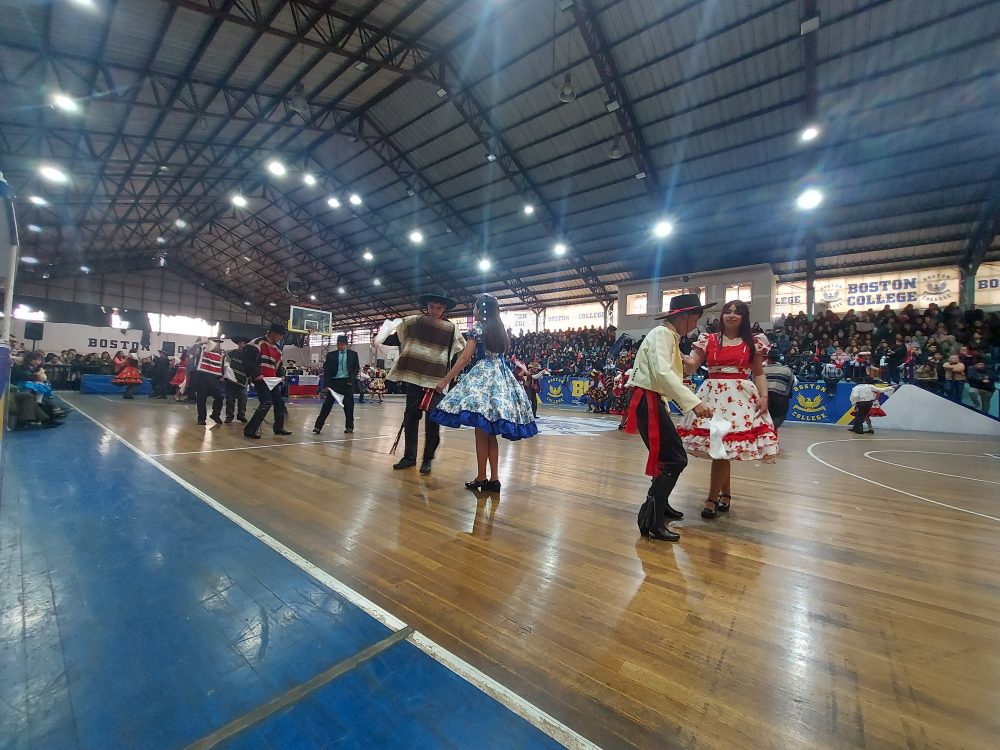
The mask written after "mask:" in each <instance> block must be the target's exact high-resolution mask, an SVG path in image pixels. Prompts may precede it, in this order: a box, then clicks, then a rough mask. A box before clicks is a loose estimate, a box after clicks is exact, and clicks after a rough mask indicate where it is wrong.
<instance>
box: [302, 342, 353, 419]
mask: <svg viewBox="0 0 1000 750" xmlns="http://www.w3.org/2000/svg"><path fill="white" fill-rule="evenodd" d="M359 370H361V365H360V364H359V362H358V353H357V352H356V351H354V350H353V349H349V348H348V347H347V336H337V349H336V350H335V351H332V352H330V353H329V354H327V355H326V360H325V361H324V362H323V387H324V388H325V389H327V388H328V389H332V390H333V391H335V392H336V393H338V394H339V395H340V396H342V397H343V399H344V432H345V433H351V432H354V381H355V379H356V378H357V377H358V371H359ZM324 393H326V398H325V399H324V400H323V408H322V409H320V411H319V417H318V418H317V419H316V425H315V426H314V427H313V434H314V435H319V433H320V431H321V430H322V429H323V423H324V422H326V418H327V417H328V416H330V410H331V409H332V408H333V402H334V398H333V394H331V393H330V391H329V390H324Z"/></svg>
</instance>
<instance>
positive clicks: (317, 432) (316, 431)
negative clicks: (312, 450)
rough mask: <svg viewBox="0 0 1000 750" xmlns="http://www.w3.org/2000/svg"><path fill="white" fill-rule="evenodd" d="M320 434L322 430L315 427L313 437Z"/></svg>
mask: <svg viewBox="0 0 1000 750" xmlns="http://www.w3.org/2000/svg"><path fill="white" fill-rule="evenodd" d="M320 432H321V428H319V427H313V435H319V433H320Z"/></svg>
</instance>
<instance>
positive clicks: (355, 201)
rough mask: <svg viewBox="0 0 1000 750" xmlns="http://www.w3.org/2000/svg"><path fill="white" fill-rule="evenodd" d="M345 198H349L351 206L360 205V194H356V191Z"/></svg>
mask: <svg viewBox="0 0 1000 750" xmlns="http://www.w3.org/2000/svg"><path fill="white" fill-rule="evenodd" d="M347 200H349V201H350V202H351V205H352V206H360V205H361V196H360V195H358V194H357V193H351V197H350V198H348V199H347Z"/></svg>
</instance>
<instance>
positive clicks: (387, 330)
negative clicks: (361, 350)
mask: <svg viewBox="0 0 1000 750" xmlns="http://www.w3.org/2000/svg"><path fill="white" fill-rule="evenodd" d="M402 322H403V319H402V318H396V319H394V320H383V321H382V327H381V328H379V329H378V333H376V334H375V338H373V339H372V346H381V344H382V342H383V341H385V340H386V339H387V338H389V337H390V336H391V335H392V334H393V333H394V332H395V330H396V329H397V328H399V324H400V323H402Z"/></svg>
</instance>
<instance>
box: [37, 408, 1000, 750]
mask: <svg viewBox="0 0 1000 750" xmlns="http://www.w3.org/2000/svg"><path fill="white" fill-rule="evenodd" d="M70 402H71V403H72V404H74V405H77V406H79V407H80V408H81V409H82V410H83V411H85V412H86V413H88V414H90V415H91V416H93V417H94V418H95V419H97V420H99V421H100V422H101V423H103V424H105V425H107V427H108V428H109V429H111V430H113V431H114V432H116V433H118V434H120V435H121V436H122V437H123V438H124V439H126V440H127V441H129V442H130V443H131V444H133V445H135V446H136V447H137V448H139V449H140V450H141V451H143V452H145V453H146V454H147V455H151V456H154V457H155V458H154V459H153V460H155V461H157V462H159V463H161V464H162V465H164V466H165V467H167V468H168V469H170V471H172V472H175V473H176V474H177V475H178V476H180V477H181V478H183V479H184V480H186V481H188V482H190V483H191V484H192V485H194V486H195V487H197V488H198V489H200V490H202V491H203V492H205V493H207V494H208V495H210V496H211V497H213V498H214V499H216V500H217V501H218V502H220V503H222V504H223V505H225V506H226V507H228V508H230V509H231V510H233V511H235V512H236V513H237V514H238V515H240V516H242V517H244V518H246V519H247V520H249V521H250V522H251V523H253V524H255V525H256V526H258V527H260V528H261V529H263V530H264V531H266V532H267V533H268V534H270V535H272V536H273V537H275V538H277V539H278V540H280V541H281V542H283V543H284V544H286V545H288V546H289V547H291V548H292V549H293V550H295V551H296V552H298V553H299V554H301V555H302V556H304V557H305V558H306V559H308V560H310V561H311V562H313V563H314V564H316V565H317V566H319V567H320V568H322V569H323V570H325V571H327V572H329V573H330V574H332V575H333V576H335V577H336V578H337V579H339V580H341V581H343V582H344V583H346V584H347V585H349V586H351V587H352V588H354V589H356V590H357V591H359V592H361V593H362V594H364V595H365V596H367V597H369V598H370V599H372V600H373V601H374V602H376V603H377V604H379V605H381V606H382V607H384V608H385V609H386V610H388V611H389V612H391V613H393V614H394V615H396V616H398V617H399V618H401V619H402V620H404V621H405V622H407V623H409V624H410V625H412V626H413V627H415V628H416V629H417V630H419V631H421V632H422V633H425V634H426V635H427V636H429V637H430V638H432V639H433V640H435V641H437V642H438V643H440V644H441V645H443V646H444V647H446V648H448V649H450V650H451V651H453V652H454V653H456V654H457V655H459V656H460V657H462V658H464V659H466V660H467V661H469V662H470V663H472V664H474V665H475V666H477V667H479V668H480V669H482V670H483V671H484V672H486V673H487V674H488V675H490V676H491V677H493V678H495V679H496V680H498V681H499V682H501V683H502V684H504V685H505V686H507V687H508V688H510V689H511V690H513V691H515V692H517V693H519V694H520V695H522V696H523V697H525V698H526V699H528V700H529V701H531V702H533V703H535V704H537V705H538V706H539V707H541V708H542V709H544V710H545V711H547V712H549V713H550V714H552V715H553V716H554V717H556V718H557V719H559V720H561V721H562V722H564V723H565V724H567V725H569V726H570V727H572V728H573V729H575V730H577V731H579V732H580V733H581V734H583V735H584V736H585V737H587V738H589V739H591V740H593V741H594V742H596V743H598V744H600V745H602V746H604V747H608V748H612V747H637V748H674V747H676V748H691V747H697V748H719V749H722V748H726V749H728V748H744V747H745V748H758V747H780V748H831V747H837V748H847V747H865V748H899V747H914V748H923V747H935V748H959V747H965V748H980V747H982V748H985V747H991V746H993V745H994V744H995V738H996V737H997V736H1000V724H998V721H997V719H996V718H995V711H994V710H993V709H994V706H993V705H992V703H993V701H992V700H991V696H994V695H997V694H998V693H1000V648H998V646H1000V628H998V624H1000V573H998V572H997V566H996V564H995V563H996V560H997V557H996V544H997V540H998V534H1000V501H998V500H997V499H996V497H997V494H998V493H997V492H996V489H997V485H998V484H1000V460H997V459H996V458H995V457H992V456H991V455H990V454H991V453H996V452H997V451H996V446H995V443H994V442H992V441H988V440H985V439H976V438H965V439H960V438H958V437H956V436H936V435H923V434H914V433H894V434H889V433H886V434H882V433H881V432H880V433H879V434H878V435H876V436H864V437H861V436H853V435H850V434H848V433H847V432H845V431H844V430H843V429H841V428H825V427H819V426H790V425H786V426H785V427H783V428H782V430H781V439H782V449H783V455H782V457H781V459H780V461H779V462H778V463H777V464H776V465H774V466H765V465H740V464H735V465H734V469H733V480H734V492H733V495H734V500H733V510H732V512H731V513H730V514H729V515H728V516H727V517H722V518H719V519H717V520H714V521H705V520H703V519H701V518H699V517H698V511H699V509H700V507H701V503H702V499H703V498H704V491H705V488H706V487H707V480H708V464H707V462H703V461H698V460H692V462H691V465H690V466H689V468H688V470H687V471H686V472H685V474H684V475H683V476H682V478H681V481H680V483H679V485H678V488H677V490H676V491H675V493H674V498H673V501H672V502H673V504H674V505H675V506H676V507H677V508H679V509H681V510H683V511H685V513H686V514H687V516H688V517H687V518H686V519H685V520H684V521H682V522H679V523H677V524H674V525H673V527H674V528H675V529H676V530H677V531H679V532H680V534H681V541H680V543H678V544H673V545H671V544H664V543H658V542H654V541H646V540H642V539H640V538H639V537H638V535H637V532H636V527H635V514H636V510H637V508H638V504H639V501H640V500H641V499H642V496H643V495H644V494H645V489H646V484H647V483H646V481H645V480H644V478H643V477H642V475H641V474H642V468H643V465H644V456H643V452H642V448H641V444H640V442H639V440H638V438H634V437H630V436H628V435H625V434H623V433H621V432H618V431H617V430H616V429H614V428H615V427H616V425H617V419H616V418H603V417H595V416H592V415H586V414H582V413H579V412H572V411H566V410H559V411H555V410H553V411H549V412H546V413H545V415H544V418H543V421H542V432H541V434H540V435H539V436H538V437H537V438H534V439H531V440H528V441H522V442H520V443H517V444H507V443H505V442H502V445H501V476H500V479H501V481H502V483H503V489H502V491H501V492H500V493H497V494H491V495H482V496H477V495H475V494H473V493H470V492H468V491H466V490H465V489H464V488H463V486H462V482H463V481H465V480H468V479H471V478H472V477H473V474H474V471H475V459H474V443H473V439H472V435H471V433H470V432H467V431H452V430H444V441H443V443H442V446H441V449H440V451H439V453H438V459H437V460H436V461H435V462H434V467H433V472H432V473H431V474H430V475H429V476H427V477H423V476H420V475H419V474H417V472H416V470H415V469H412V470H408V471H404V472H398V471H396V472H394V471H393V470H392V468H391V465H392V463H393V461H394V460H395V459H394V457H392V456H390V455H388V448H389V446H390V445H391V443H392V440H393V438H394V437H395V434H396V430H397V429H398V427H399V423H400V419H401V416H402V404H401V403H398V402H393V401H387V402H386V403H385V404H383V405H364V406H360V405H359V406H358V407H357V409H356V427H355V432H354V433H353V434H351V435H345V434H343V416H342V414H338V413H337V412H336V411H335V412H334V414H333V415H332V417H331V419H330V420H329V421H328V423H327V426H326V428H325V430H324V433H323V434H322V435H319V436H314V435H312V433H311V425H312V421H313V419H314V418H315V414H316V411H318V408H319V407H318V404H302V403H296V404H294V405H293V406H292V407H291V415H290V417H291V418H290V420H289V423H290V426H289V429H291V430H292V431H293V433H294V434H293V435H292V436H290V437H284V438H276V437H272V436H271V434H270V432H269V431H268V430H267V428H266V427H265V431H264V435H265V437H264V439H262V440H261V441H258V442H255V443H250V442H248V441H246V440H244V439H243V438H242V435H241V431H240V429H239V426H238V425H223V426H218V427H207V428H206V427H198V426H196V425H195V415H194V411H193V409H191V408H186V407H184V406H180V405H173V404H164V403H163V402H156V401H142V400H139V401H135V402H124V401H120V400H118V399H114V398H107V397H98V396H95V397H80V396H75V397H71V398H70ZM546 422H548V424H549V429H548V430H546V429H545V426H546ZM66 429H68V427H67V428H66ZM51 434H53V435H58V434H59V431H51ZM95 435H96V433H95ZM114 443H115V441H113V440H111V441H110V442H109V439H108V438H102V439H101V440H99V441H98V444H97V450H98V451H105V452H110V453H113V452H114V451H115V450H116V449H115V447H114ZM110 453H109V455H110ZM866 454H867V455H866ZM80 473H81V474H82V477H81V480H80V481H81V482H84V483H86V482H88V481H89V482H90V483H92V484H93V487H94V489H95V490H96V491H102V490H101V487H102V484H101V482H100V481H99V480H97V479H96V478H95V477H94V475H93V473H92V472H90V473H88V472H87V470H86V467H81V468H80ZM150 481H151V482H152V483H153V484H156V483H157V482H162V481H164V479H163V478H162V475H161V478H157V479H156V480H150ZM105 491H106V490H105ZM177 516H178V511H177V510H176V509H175V508H172V507H170V506H169V505H165V507H164V508H163V524H164V526H165V528H170V527H171V525H172V524H176V523H180V522H181V521H179V520H178V517H177ZM95 523H96V522H95ZM183 523H188V524H190V523H192V521H190V520H189V519H188V520H184V521H183ZM89 531H90V532H91V533H92V532H93V529H91V530H89ZM131 543H132V544H134V545H135V547H136V549H137V550H140V549H143V548H144V546H147V545H148V551H149V555H153V553H154V549H155V548H154V546H152V545H149V542H148V540H146V539H143V538H141V537H138V538H136V539H134V540H132V542H131ZM142 575H145V571H142ZM192 585H193V584H192ZM247 635H248V645H247V648H249V649H252V648H254V647H255V646H254V640H253V639H254V637H256V636H255V635H254V631H253V630H252V629H250V630H248V632H247Z"/></svg>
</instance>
